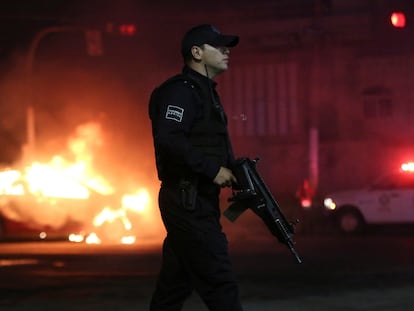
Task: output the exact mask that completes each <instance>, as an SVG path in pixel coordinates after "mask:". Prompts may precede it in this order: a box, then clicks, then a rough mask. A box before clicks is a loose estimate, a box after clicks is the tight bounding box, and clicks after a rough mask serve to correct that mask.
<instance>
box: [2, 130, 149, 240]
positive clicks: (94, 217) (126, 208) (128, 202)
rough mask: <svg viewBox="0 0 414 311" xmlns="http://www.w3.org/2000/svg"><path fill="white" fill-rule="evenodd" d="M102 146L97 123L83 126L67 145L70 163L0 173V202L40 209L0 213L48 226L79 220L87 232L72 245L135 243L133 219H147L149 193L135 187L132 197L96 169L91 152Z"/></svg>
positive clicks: (58, 159) (60, 160)
mask: <svg viewBox="0 0 414 311" xmlns="http://www.w3.org/2000/svg"><path fill="white" fill-rule="evenodd" d="M103 143H104V140H103V135H102V129H101V127H100V125H99V124H98V123H93V122H92V123H87V124H83V125H81V126H79V127H78V128H77V129H76V133H75V135H73V136H72V137H70V138H69V140H68V145H67V147H68V150H69V152H70V156H71V158H72V159H73V160H72V161H69V160H67V157H64V156H62V155H54V156H53V157H52V158H51V160H50V161H49V162H47V163H41V162H39V161H34V162H32V163H30V164H28V165H25V166H24V167H23V169H21V170H15V169H9V170H5V171H3V172H0V200H2V198H6V197H7V198H9V199H10V198H13V197H25V198H26V197H30V198H31V199H32V200H33V201H35V202H36V203H38V204H41V205H40V207H41V208H38V209H30V208H27V207H26V208H25V207H16V206H13V207H8V208H5V207H4V206H3V207H1V208H2V212H3V213H5V214H6V215H7V216H12V217H14V218H19V217H20V216H19V215H25V217H23V219H21V220H23V221H26V222H32V223H38V224H46V225H47V226H51V227H53V226H56V227H59V226H62V225H63V224H64V223H65V222H67V221H68V219H70V220H75V221H80V222H82V223H83V224H84V226H85V228H86V230H84V231H82V232H73V233H72V234H70V235H69V237H68V239H69V241H72V242H85V243H88V244H100V243H103V241H104V240H105V236H111V237H112V238H116V239H117V243H123V244H133V243H135V242H136V240H137V238H136V235H135V233H134V230H133V229H134V224H133V222H132V221H131V217H136V216H137V215H139V216H140V217H143V218H145V219H148V218H150V215H149V213H151V212H150V207H151V203H152V202H151V195H150V191H149V189H148V188H145V187H144V188H142V187H141V188H138V187H133V188H135V189H137V190H136V191H135V192H132V193H122V192H121V191H119V189H117V190H115V187H113V186H112V185H111V183H110V182H109V181H108V180H106V179H105V178H104V177H103V176H101V175H100V174H98V173H97V172H96V171H95V170H94V165H93V164H94V163H93V162H94V148H99V147H100V146H102V145H103ZM9 205H11V204H9ZM45 222H47V223H45ZM108 228H109V229H108ZM105 231H109V233H107V234H105ZM102 235H103V236H102Z"/></svg>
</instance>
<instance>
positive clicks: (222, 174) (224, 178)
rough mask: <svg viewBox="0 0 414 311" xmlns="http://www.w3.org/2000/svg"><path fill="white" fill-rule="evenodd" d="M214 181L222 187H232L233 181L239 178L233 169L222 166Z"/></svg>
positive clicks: (235, 181)
mask: <svg viewBox="0 0 414 311" xmlns="http://www.w3.org/2000/svg"><path fill="white" fill-rule="evenodd" d="M213 182H214V183H215V184H217V185H219V186H221V187H230V186H231V185H232V184H233V183H237V179H236V177H234V175H233V173H232V171H231V170H229V169H228V168H226V167H223V166H222V167H220V170H219V171H218V173H217V175H216V177H215V178H214V180H213Z"/></svg>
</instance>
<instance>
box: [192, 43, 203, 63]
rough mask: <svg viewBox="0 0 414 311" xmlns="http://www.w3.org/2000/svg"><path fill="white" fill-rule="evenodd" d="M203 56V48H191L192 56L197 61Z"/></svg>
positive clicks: (195, 46)
mask: <svg viewBox="0 0 414 311" xmlns="http://www.w3.org/2000/svg"><path fill="white" fill-rule="evenodd" d="M202 54H203V49H202V48H201V47H199V46H197V45H194V46H193V47H192V48H191V55H192V56H193V58H194V60H195V61H200V60H201V55H202Z"/></svg>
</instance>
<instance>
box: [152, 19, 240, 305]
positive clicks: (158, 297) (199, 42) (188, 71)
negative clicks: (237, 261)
mask: <svg viewBox="0 0 414 311" xmlns="http://www.w3.org/2000/svg"><path fill="white" fill-rule="evenodd" d="M238 41H239V37H238V36H234V35H224V34H221V33H220V32H219V31H218V30H217V29H216V28H215V27H214V26H212V25H209V24H205V25H200V26H196V27H194V28H192V29H190V30H189V31H188V32H187V33H186V34H185V35H184V37H183V40H182V43H181V54H182V56H183V58H184V64H185V65H184V68H183V71H182V73H181V74H178V75H176V76H174V77H172V78H170V79H168V80H167V81H165V82H164V83H163V84H161V86H159V87H158V88H156V89H155V90H154V91H153V93H152V95H151V99H150V105H149V114H150V118H151V122H152V131H153V139H154V147H155V157H156V164H157V171H158V177H159V179H160V180H161V189H160V192H159V208H160V212H161V217H162V220H163V223H164V225H165V228H166V230H167V236H166V238H165V240H164V244H163V260H162V267H161V271H160V273H159V276H158V280H157V284H156V288H155V291H154V293H153V296H152V299H151V304H150V310H151V311H167V310H170V311H176V310H177V311H178V310H181V308H182V306H183V304H184V301H185V300H186V299H187V298H188V297H189V296H190V295H191V293H192V292H193V290H195V291H196V292H197V293H198V294H199V295H200V297H201V298H202V300H203V301H204V303H205V304H206V306H207V307H208V309H209V310H214V311H240V310H242V307H241V305H240V301H239V293H238V287H237V284H236V281H235V278H234V275H233V273H232V268H231V263H230V260H229V256H228V247H227V238H226V236H225V234H224V233H223V231H222V227H221V224H220V222H219V218H220V209H219V193H220V188H221V187H226V186H230V185H231V184H232V183H234V182H236V178H235V177H234V175H233V173H232V172H231V170H230V169H229V167H230V164H231V161H233V160H234V156H233V153H232V148H231V144H230V141H229V137H228V133H227V119H226V115H225V113H224V111H223V109H222V106H221V103H220V99H219V96H218V94H217V92H216V89H215V88H216V82H214V81H213V80H212V79H213V78H214V77H215V76H217V75H218V74H220V73H222V72H224V71H226V70H227V67H228V62H229V54H230V47H234V46H236V45H237V44H238Z"/></svg>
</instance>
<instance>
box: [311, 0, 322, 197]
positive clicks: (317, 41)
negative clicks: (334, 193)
mask: <svg viewBox="0 0 414 311" xmlns="http://www.w3.org/2000/svg"><path fill="white" fill-rule="evenodd" d="M314 1H315V2H314V3H315V6H314V10H315V11H314V19H313V25H312V31H313V38H312V50H311V53H312V54H311V56H312V71H311V72H312V79H311V81H312V84H311V101H310V109H309V110H310V111H309V113H310V120H309V121H310V124H309V137H308V138H309V182H310V184H311V187H312V188H313V189H315V190H316V189H317V187H318V183H319V109H320V102H321V97H322V96H321V89H320V88H321V85H322V84H321V83H320V82H321V44H322V42H321V39H322V38H321V36H322V25H321V18H322V3H321V0H314Z"/></svg>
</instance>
